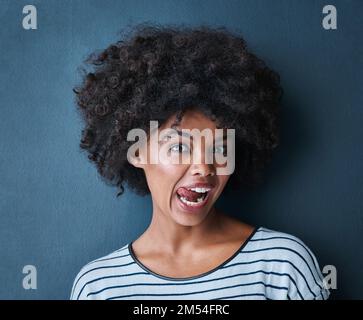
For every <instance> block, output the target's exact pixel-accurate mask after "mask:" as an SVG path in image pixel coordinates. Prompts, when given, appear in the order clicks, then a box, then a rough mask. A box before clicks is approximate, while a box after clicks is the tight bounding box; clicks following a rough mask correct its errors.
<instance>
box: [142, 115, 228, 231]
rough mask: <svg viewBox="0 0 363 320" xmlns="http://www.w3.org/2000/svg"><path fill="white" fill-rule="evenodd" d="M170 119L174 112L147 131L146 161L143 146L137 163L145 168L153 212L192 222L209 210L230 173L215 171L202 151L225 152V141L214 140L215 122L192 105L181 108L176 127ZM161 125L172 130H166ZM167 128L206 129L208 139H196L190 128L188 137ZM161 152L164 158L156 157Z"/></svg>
mask: <svg viewBox="0 0 363 320" xmlns="http://www.w3.org/2000/svg"><path fill="white" fill-rule="evenodd" d="M174 121H175V116H173V117H171V118H170V119H168V121H166V122H165V123H163V125H162V126H160V128H159V129H158V131H157V132H156V131H155V132H154V133H152V134H151V136H150V137H149V139H148V150H149V158H148V160H149V161H146V160H145V159H146V158H145V157H146V151H145V149H144V150H143V151H141V152H140V154H139V156H140V157H141V158H143V160H144V161H143V163H144V164H142V165H138V167H142V168H143V170H144V172H145V175H146V179H147V183H148V186H149V189H150V191H151V197H152V201H153V209H154V213H157V214H162V215H166V216H167V218H170V219H172V220H173V221H174V222H175V223H177V224H180V225H184V226H195V225H198V224H200V223H201V222H202V221H203V220H204V219H205V218H206V217H207V216H208V214H209V213H210V212H211V209H212V208H213V207H214V203H215V202H216V200H217V199H218V197H219V195H220V194H221V192H222V191H223V189H224V187H225V185H226V183H227V181H228V179H229V177H230V175H220V174H218V175H217V174H216V173H217V170H216V169H217V167H218V166H221V165H220V164H217V163H216V161H215V160H214V161H208V160H207V158H206V156H207V154H206V153H207V152H211V154H212V155H213V156H214V154H215V153H222V154H224V155H225V150H226V149H225V147H226V143H227V142H226V141H225V140H223V139H217V140H218V141H219V142H216V143H214V142H215V139H216V138H217V135H216V134H215V129H217V127H216V125H215V123H214V122H213V121H212V120H210V119H209V118H208V117H206V116H205V115H204V114H203V113H201V112H200V111H198V110H196V109H189V110H188V111H187V112H185V114H184V116H183V118H182V120H181V122H180V124H179V125H178V126H177V127H171V126H172V125H173V123H174ZM165 129H169V132H170V131H172V132H174V134H170V133H168V132H167V131H168V130H165ZM170 129H175V130H178V131H182V129H189V130H192V129H194V130H195V129H197V131H196V132H198V130H199V132H202V131H203V130H204V129H210V130H211V131H210V132H212V139H204V138H201V139H196V136H195V135H194V134H193V133H192V132H191V133H190V134H191V138H189V137H186V136H184V135H179V134H175V131H173V130H170ZM160 133H161V135H160ZM163 133H164V134H163ZM155 134H157V135H158V139H159V140H161V141H160V142H159V143H158V150H155V148H154V149H153V148H150V140H151V139H150V138H151V137H152V136H153V135H155ZM193 137H194V138H195V139H193ZM211 140H212V141H211ZM162 155H164V156H163V157H164V158H163V161H160V157H162ZM158 156H159V158H158ZM196 156H197V157H196ZM181 157H184V158H181ZM158 159H159V160H158ZM182 159H183V162H182ZM197 159H199V160H197ZM145 163H146V164H145Z"/></svg>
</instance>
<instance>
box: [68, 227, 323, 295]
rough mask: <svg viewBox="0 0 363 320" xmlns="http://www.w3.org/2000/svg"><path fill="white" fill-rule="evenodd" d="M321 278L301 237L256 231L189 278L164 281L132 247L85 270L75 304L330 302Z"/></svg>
mask: <svg viewBox="0 0 363 320" xmlns="http://www.w3.org/2000/svg"><path fill="white" fill-rule="evenodd" d="M328 297H329V291H328V290H327V289H325V288H324V282H323V276H322V274H321V272H320V269H319V265H318V262H317V260H316V258H315V256H314V254H313V253H312V252H311V251H310V250H309V248H308V247H307V246H306V245H305V244H304V243H303V242H302V241H301V240H299V239H298V238H296V237H294V236H292V235H289V234H286V233H282V232H277V231H273V230H269V229H267V228H264V227H260V228H257V229H256V230H255V231H254V232H253V233H252V234H251V236H250V237H249V239H247V241H245V242H244V243H243V245H241V247H240V248H239V249H238V250H237V251H236V252H235V253H234V254H233V255H232V256H231V257H230V258H229V259H228V260H226V261H225V262H223V263H222V264H221V265H219V266H218V267H216V268H214V269H213V270H210V271H209V272H206V273H203V274H201V275H198V276H194V277H189V278H171V277H165V276H162V275H159V274H156V273H155V272H153V271H151V270H149V269H148V268H147V267H146V266H144V265H143V264H142V263H141V262H140V261H138V260H137V258H136V257H135V255H134V253H133V251H132V247H131V244H127V245H125V246H123V247H122V248H121V249H119V250H117V251H115V252H113V253H111V254H109V255H107V256H105V257H103V258H100V259H97V260H94V261H92V262H90V263H89V264H87V265H86V266H84V267H83V268H82V270H81V271H80V272H79V274H78V275H77V277H76V279H75V280H74V284H73V288H72V293H71V299H72V300H77V299H82V300H83V299H106V300H117V299H127V300H128V299H148V300H149V299H150V300H151V299H159V300H167V299H169V300H170V299H175V300H183V299H187V300H194V299H201V300H212V299H213V300H214V299H229V300H232V299H262V300H264V299H279V300H281V299H284V300H285V299H299V300H301V299H304V300H308V299H309V300H312V299H317V300H321V299H327V298H328Z"/></svg>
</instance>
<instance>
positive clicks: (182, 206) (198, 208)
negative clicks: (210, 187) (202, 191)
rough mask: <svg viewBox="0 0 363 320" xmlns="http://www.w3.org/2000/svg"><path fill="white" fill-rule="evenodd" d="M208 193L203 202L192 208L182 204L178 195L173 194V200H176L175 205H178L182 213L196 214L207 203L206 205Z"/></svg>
mask: <svg viewBox="0 0 363 320" xmlns="http://www.w3.org/2000/svg"><path fill="white" fill-rule="evenodd" d="M210 192H211V191H209V192H208V194H207V196H206V197H205V198H204V200H203V201H202V202H200V203H198V204H196V205H194V206H188V205H187V204H186V203H184V202H182V201H181V200H180V199H179V197H178V195H177V194H175V198H176V201H177V203H178V204H179V206H180V207H181V208H182V209H183V210H184V211H188V212H191V213H194V212H198V211H200V209H202V208H204V207H205V206H206V205H207V203H208V200H209V198H210Z"/></svg>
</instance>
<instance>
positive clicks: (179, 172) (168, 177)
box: [144, 164, 185, 198]
mask: <svg viewBox="0 0 363 320" xmlns="http://www.w3.org/2000/svg"><path fill="white" fill-rule="evenodd" d="M144 170H145V175H146V179H147V181H148V185H149V188H150V190H151V193H153V196H155V197H158V198H160V196H161V197H165V196H169V195H170V194H171V193H172V192H173V190H174V188H175V185H176V184H177V183H178V181H179V180H180V179H181V178H182V177H183V175H184V172H185V168H184V166H183V165H173V164H155V165H148V166H147V167H145V168H144Z"/></svg>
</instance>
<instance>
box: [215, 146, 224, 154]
mask: <svg viewBox="0 0 363 320" xmlns="http://www.w3.org/2000/svg"><path fill="white" fill-rule="evenodd" d="M214 153H221V154H223V155H224V156H226V155H227V147H226V146H216V147H215V148H214Z"/></svg>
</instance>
